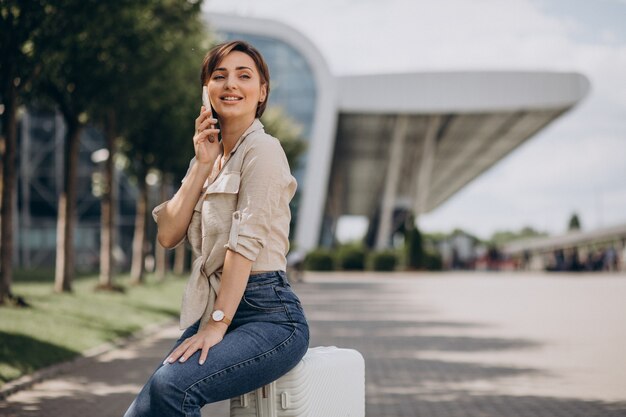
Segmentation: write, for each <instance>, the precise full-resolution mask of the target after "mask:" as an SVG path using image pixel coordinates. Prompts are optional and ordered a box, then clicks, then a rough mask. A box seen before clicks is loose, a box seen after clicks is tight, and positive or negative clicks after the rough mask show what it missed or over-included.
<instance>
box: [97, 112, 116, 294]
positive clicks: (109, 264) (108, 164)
mask: <svg viewBox="0 0 626 417" xmlns="http://www.w3.org/2000/svg"><path fill="white" fill-rule="evenodd" d="M104 131H105V137H106V147H107V150H108V151H109V157H108V158H107V160H106V161H105V164H104V166H105V170H104V171H105V172H104V190H103V194H102V200H101V202H100V204H101V206H100V207H101V214H100V219H101V220H100V282H99V288H103V289H112V288H113V241H114V227H113V226H114V220H113V219H114V218H115V212H114V210H115V195H114V193H115V187H114V181H113V175H114V172H113V157H114V155H115V114H113V112H112V111H108V112H107V115H106V121H105V126H104Z"/></svg>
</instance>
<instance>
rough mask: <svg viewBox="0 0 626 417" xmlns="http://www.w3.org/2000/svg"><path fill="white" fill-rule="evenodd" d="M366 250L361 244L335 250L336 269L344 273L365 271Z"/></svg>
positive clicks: (352, 244) (344, 246) (348, 245)
mask: <svg viewBox="0 0 626 417" xmlns="http://www.w3.org/2000/svg"><path fill="white" fill-rule="evenodd" d="M366 255H367V254H366V250H365V247H364V246H363V245H362V244H358V243H351V244H347V245H342V246H340V247H339V249H338V250H337V267H338V268H339V269H343V270H346V271H362V270H364V269H365V258H366Z"/></svg>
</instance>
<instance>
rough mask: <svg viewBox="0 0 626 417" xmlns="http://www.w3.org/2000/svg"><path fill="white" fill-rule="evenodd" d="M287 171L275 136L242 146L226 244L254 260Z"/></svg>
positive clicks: (267, 233)
mask: <svg viewBox="0 0 626 417" xmlns="http://www.w3.org/2000/svg"><path fill="white" fill-rule="evenodd" d="M290 178H291V174H290V172H289V164H288V162H287V158H286V157H285V152H284V151H283V148H282V147H281V146H280V143H279V142H278V140H277V139H274V138H272V137H263V138H255V143H254V145H253V146H251V147H250V148H249V149H247V150H246V155H245V156H244V162H243V165H242V170H241V183H240V186H239V198H238V201H237V210H236V211H235V212H234V213H233V214H232V225H231V229H230V234H229V238H228V243H227V244H226V245H225V247H226V248H228V249H230V250H232V251H234V252H237V253H239V254H241V255H243V256H244V257H246V258H247V259H249V260H250V261H252V262H254V261H255V260H256V258H257V256H258V255H259V252H260V251H261V249H263V247H264V246H265V245H266V244H267V239H268V235H269V233H270V230H271V224H272V218H273V216H275V215H276V210H277V208H278V205H279V203H280V198H281V193H283V192H284V190H285V187H286V186H287V184H288V182H289V179H290Z"/></svg>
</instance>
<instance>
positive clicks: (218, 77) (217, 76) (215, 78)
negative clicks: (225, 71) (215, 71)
mask: <svg viewBox="0 0 626 417" xmlns="http://www.w3.org/2000/svg"><path fill="white" fill-rule="evenodd" d="M223 78H224V76H223V75H214V76H213V79H214V80H221V79H223Z"/></svg>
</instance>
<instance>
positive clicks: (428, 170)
mask: <svg viewBox="0 0 626 417" xmlns="http://www.w3.org/2000/svg"><path fill="white" fill-rule="evenodd" d="M440 124H441V116H431V117H430V119H429V121H428V128H427V129H426V136H425V137H424V145H423V146H422V160H421V161H420V165H419V171H418V174H417V181H416V184H417V187H416V190H415V191H414V193H415V194H414V195H415V206H414V208H413V212H414V214H415V221H416V223H417V221H418V219H419V216H420V215H421V214H423V213H424V212H425V211H426V203H427V201H428V194H429V193H430V184H431V177H432V173H433V168H434V166H435V156H436V154H437V132H438V131H439V126H440Z"/></svg>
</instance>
